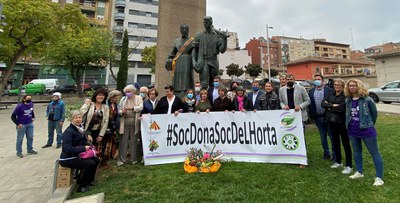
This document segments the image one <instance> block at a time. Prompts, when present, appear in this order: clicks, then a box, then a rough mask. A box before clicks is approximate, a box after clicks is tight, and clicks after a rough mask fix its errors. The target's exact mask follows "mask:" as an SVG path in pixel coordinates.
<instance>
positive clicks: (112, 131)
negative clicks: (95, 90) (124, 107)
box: [99, 90, 121, 167]
mask: <svg viewBox="0 0 400 203" xmlns="http://www.w3.org/2000/svg"><path fill="white" fill-rule="evenodd" d="M120 98H121V92H120V91H118V90H113V91H111V92H110V93H109V95H108V100H107V102H106V104H107V106H108V108H109V109H110V113H109V119H108V127H107V130H106V134H104V137H103V140H102V142H101V148H100V149H99V150H100V151H101V153H102V154H103V159H102V160H101V166H105V167H107V166H108V163H107V161H108V160H110V159H112V158H113V157H114V156H115V154H116V149H117V148H118V146H117V142H116V140H117V131H118V130H119V122H120V118H119V113H118V101H119V99H120Z"/></svg>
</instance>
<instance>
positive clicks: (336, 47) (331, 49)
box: [314, 39, 351, 59]
mask: <svg viewBox="0 0 400 203" xmlns="http://www.w3.org/2000/svg"><path fill="white" fill-rule="evenodd" d="M314 46H315V56H316V57H322V58H337V59H350V58H351V51H350V45H348V44H340V43H335V42H327V41H326V39H315V40H314Z"/></svg>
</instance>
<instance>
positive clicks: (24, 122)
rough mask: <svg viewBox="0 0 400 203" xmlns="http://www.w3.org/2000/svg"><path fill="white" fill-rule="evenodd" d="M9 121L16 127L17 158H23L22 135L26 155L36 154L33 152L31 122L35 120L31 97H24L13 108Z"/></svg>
mask: <svg viewBox="0 0 400 203" xmlns="http://www.w3.org/2000/svg"><path fill="white" fill-rule="evenodd" d="M11 120H12V121H13V122H14V123H15V125H16V126H17V144H16V145H17V146H16V149H17V156H18V157H19V158H22V157H24V156H23V155H22V141H23V139H24V135H26V140H27V142H26V145H27V150H28V154H37V152H36V151H35V150H33V121H34V120H35V113H34V111H33V103H32V97H31V96H30V95H25V96H24V97H23V98H22V102H21V103H20V104H18V105H17V107H15V109H14V112H13V113H12V114H11Z"/></svg>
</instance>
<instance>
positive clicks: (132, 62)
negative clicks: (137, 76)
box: [128, 61, 136, 68]
mask: <svg viewBox="0 0 400 203" xmlns="http://www.w3.org/2000/svg"><path fill="white" fill-rule="evenodd" d="M135 64H136V62H135V61H128V67H129V68H135Z"/></svg>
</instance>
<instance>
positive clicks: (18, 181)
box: [0, 104, 69, 203]
mask: <svg viewBox="0 0 400 203" xmlns="http://www.w3.org/2000/svg"><path fill="white" fill-rule="evenodd" d="M45 105H46V104H35V114H36V120H35V122H34V126H35V128H34V138H33V148H34V150H36V151H37V152H38V154H37V155H28V154H27V153H26V152H27V151H26V139H25V138H24V141H23V146H22V149H23V155H24V157H23V158H18V157H17V156H16V150H15V142H16V137H17V136H16V129H15V124H14V123H13V122H12V121H11V119H10V117H11V113H12V111H13V110H14V108H15V105H12V106H9V107H8V109H0V202H1V203H2V202H7V203H8V202H35V203H36V202H47V201H48V200H49V199H50V198H51V195H52V192H53V191H52V188H53V175H54V163H55V160H57V159H58V158H59V156H60V152H61V149H56V148H55V143H53V147H52V148H47V149H42V148H41V147H42V146H43V145H44V144H46V142H47V122H46V117H45V110H46V106H45ZM68 125H69V123H65V124H64V129H65V127H66V126H68Z"/></svg>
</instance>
